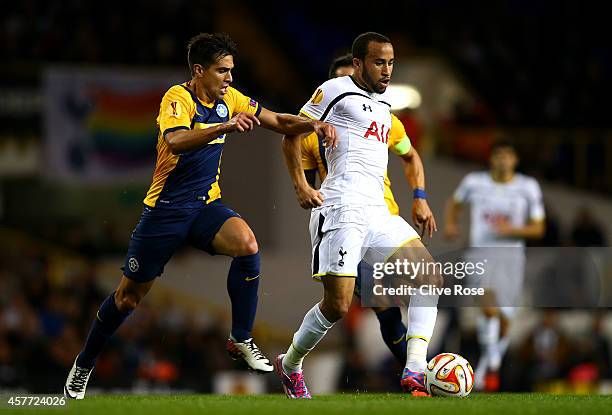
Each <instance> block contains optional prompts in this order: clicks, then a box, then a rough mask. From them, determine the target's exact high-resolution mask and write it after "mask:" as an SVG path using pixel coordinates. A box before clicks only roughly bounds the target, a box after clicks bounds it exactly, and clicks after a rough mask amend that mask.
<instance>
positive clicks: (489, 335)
mask: <svg viewBox="0 0 612 415" xmlns="http://www.w3.org/2000/svg"><path fill="white" fill-rule="evenodd" d="M499 332H500V320H499V317H484V316H481V317H480V318H479V319H478V343H479V344H480V350H481V353H482V356H483V357H484V358H485V360H483V359H480V360H479V363H478V368H477V369H476V371H477V372H478V373H482V375H483V376H484V374H485V373H486V371H487V368H488V369H491V370H493V371H497V370H499V367H500V366H501V355H500V353H499V348H498V343H499ZM482 363H484V365H485V366H484V368H481V366H482Z"/></svg>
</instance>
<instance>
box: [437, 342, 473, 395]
mask: <svg viewBox="0 0 612 415" xmlns="http://www.w3.org/2000/svg"><path fill="white" fill-rule="evenodd" d="M425 387H426V388H427V392H428V393H429V394H430V395H431V396H448V397H454V398H465V397H466V396H468V395H469V394H470V392H471V391H472V388H473V387H474V371H473V370H472V366H471V365H470V363H469V362H468V361H467V360H466V359H464V358H463V357H461V356H459V355H458V354H454V353H441V354H439V355H437V356H436V357H434V358H433V359H431V360H430V361H429V363H428V364H427V369H426V370H425Z"/></svg>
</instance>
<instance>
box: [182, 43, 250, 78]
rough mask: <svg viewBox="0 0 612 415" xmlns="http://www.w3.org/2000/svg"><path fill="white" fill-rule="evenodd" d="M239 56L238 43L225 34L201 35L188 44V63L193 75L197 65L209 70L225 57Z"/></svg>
mask: <svg viewBox="0 0 612 415" xmlns="http://www.w3.org/2000/svg"><path fill="white" fill-rule="evenodd" d="M237 54H238V46H237V45H236V42H234V41H233V40H232V38H231V37H229V35H227V34H225V33H212V34H211V33H200V34H199V35H196V36H194V37H192V38H191V39H190V40H189V42H188V43H187V63H188V64H189V70H190V71H191V73H192V74H193V65H195V64H199V65H202V66H203V67H204V68H208V67H209V66H210V65H212V64H213V63H215V62H216V61H217V60H219V59H221V58H224V57H225V56H228V55H232V56H233V57H236V55H237Z"/></svg>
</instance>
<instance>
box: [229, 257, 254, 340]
mask: <svg viewBox="0 0 612 415" xmlns="http://www.w3.org/2000/svg"><path fill="white" fill-rule="evenodd" d="M258 288H259V252H258V253H256V254H253V255H246V256H238V257H235V258H234V260H233V261H232V265H231V266H230V270H229V275H228V276H227V292H228V293H229V296H230V300H231V302H232V337H233V338H234V340H236V341H239V342H243V341H245V340H247V339H249V338H251V330H252V329H253V322H254V321H255V313H256V312H257V289H258Z"/></svg>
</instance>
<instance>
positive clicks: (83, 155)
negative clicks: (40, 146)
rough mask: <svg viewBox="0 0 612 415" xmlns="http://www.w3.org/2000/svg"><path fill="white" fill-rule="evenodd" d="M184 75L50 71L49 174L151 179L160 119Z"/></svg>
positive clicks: (74, 178) (47, 91)
mask: <svg viewBox="0 0 612 415" xmlns="http://www.w3.org/2000/svg"><path fill="white" fill-rule="evenodd" d="M184 77H185V76H184V75H182V74H181V73H180V72H179V71H176V72H174V71H170V72H163V73H162V72H153V73H152V72H143V71H139V70H135V69H104V68H65V67H61V68H60V67H58V68H50V69H49V70H47V71H46V74H45V77H44V89H45V100H46V101H45V102H46V103H45V149H46V151H45V170H44V172H43V174H44V175H45V176H49V177H52V178H54V179H63V180H66V181H92V182H114V181H126V180H127V181H134V180H146V179H149V178H150V177H151V174H152V172H153V167H154V161H155V147H156V144H157V125H156V121H155V120H156V117H157V115H158V112H159V104H160V102H161V98H162V96H163V94H164V92H165V91H166V90H167V89H168V88H170V87H171V86H172V85H174V84H176V83H179V82H182V81H183V80H184V79H183V78H184Z"/></svg>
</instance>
